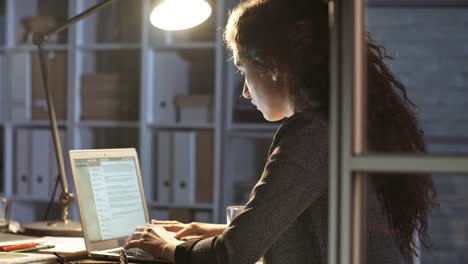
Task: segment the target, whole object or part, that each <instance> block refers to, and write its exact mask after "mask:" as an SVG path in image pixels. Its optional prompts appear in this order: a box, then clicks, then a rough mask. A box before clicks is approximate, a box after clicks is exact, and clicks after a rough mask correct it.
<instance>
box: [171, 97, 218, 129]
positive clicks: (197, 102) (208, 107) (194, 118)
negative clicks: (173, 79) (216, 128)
mask: <svg viewBox="0 0 468 264" xmlns="http://www.w3.org/2000/svg"><path fill="white" fill-rule="evenodd" d="M175 105H176V107H177V122H182V123H208V122H212V121H213V96H211V95H183V96H176V98H175Z"/></svg>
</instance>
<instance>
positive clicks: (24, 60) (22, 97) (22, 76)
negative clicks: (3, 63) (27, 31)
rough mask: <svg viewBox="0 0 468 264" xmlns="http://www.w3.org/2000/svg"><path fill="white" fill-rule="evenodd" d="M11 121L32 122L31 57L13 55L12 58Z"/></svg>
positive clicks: (20, 54)
mask: <svg viewBox="0 0 468 264" xmlns="http://www.w3.org/2000/svg"><path fill="white" fill-rule="evenodd" d="M9 76H10V91H11V119H12V120H13V121H28V120H31V55H30V54H29V53H13V54H11V56H10V73H9Z"/></svg>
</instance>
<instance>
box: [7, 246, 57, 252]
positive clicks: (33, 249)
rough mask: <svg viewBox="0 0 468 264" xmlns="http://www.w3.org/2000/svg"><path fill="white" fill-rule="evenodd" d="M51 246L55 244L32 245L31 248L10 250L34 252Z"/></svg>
mask: <svg viewBox="0 0 468 264" xmlns="http://www.w3.org/2000/svg"><path fill="white" fill-rule="evenodd" d="M53 247H55V245H43V246H37V247H33V248H25V249H18V250H13V251H11V252H14V253H22V252H23V253H24V252H35V251H39V250H41V249H48V248H53Z"/></svg>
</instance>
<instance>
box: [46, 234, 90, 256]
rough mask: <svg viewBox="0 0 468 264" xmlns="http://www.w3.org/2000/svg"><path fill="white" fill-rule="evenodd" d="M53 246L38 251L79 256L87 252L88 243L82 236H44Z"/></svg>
mask: <svg viewBox="0 0 468 264" xmlns="http://www.w3.org/2000/svg"><path fill="white" fill-rule="evenodd" d="M42 239H43V240H45V241H47V242H48V244H52V245H55V247H53V248H49V249H43V250H40V251H39V252H38V253H49V254H52V253H54V252H55V253H58V254H60V255H63V256H78V255H83V254H86V245H85V242H84V239H83V238H82V237H52V236H46V237H42Z"/></svg>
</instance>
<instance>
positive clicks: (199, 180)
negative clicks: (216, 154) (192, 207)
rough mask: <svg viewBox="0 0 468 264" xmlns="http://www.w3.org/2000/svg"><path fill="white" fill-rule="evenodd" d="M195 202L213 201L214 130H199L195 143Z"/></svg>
mask: <svg viewBox="0 0 468 264" xmlns="http://www.w3.org/2000/svg"><path fill="white" fill-rule="evenodd" d="M195 148H196V149H195V153H196V156H195V159H196V170H195V173H196V178H195V202H196V203H211V202H212V201H213V132H211V131H197V132H196V145H195Z"/></svg>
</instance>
